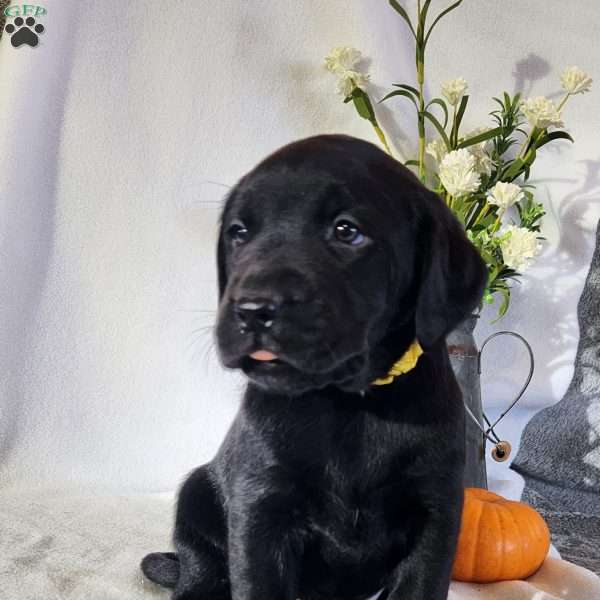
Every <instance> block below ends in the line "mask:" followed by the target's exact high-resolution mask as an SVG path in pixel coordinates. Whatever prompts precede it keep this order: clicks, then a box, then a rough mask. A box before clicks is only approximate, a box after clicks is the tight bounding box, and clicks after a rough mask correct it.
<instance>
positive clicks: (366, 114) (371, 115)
mask: <svg viewBox="0 0 600 600" xmlns="http://www.w3.org/2000/svg"><path fill="white" fill-rule="evenodd" d="M352 100H353V101H354V106H355V108H356V112H357V113H358V114H359V115H360V116H361V117H362V118H363V119H366V120H367V121H369V122H371V123H373V124H376V123H377V119H376V118H375V111H374V110H373V105H372V104H371V100H370V99H369V96H368V95H367V93H366V92H365V91H364V90H361V89H360V88H359V87H355V88H354V89H353V90H352Z"/></svg>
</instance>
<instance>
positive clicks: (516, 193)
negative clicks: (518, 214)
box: [487, 181, 525, 212]
mask: <svg viewBox="0 0 600 600" xmlns="http://www.w3.org/2000/svg"><path fill="white" fill-rule="evenodd" d="M524 197H525V194H523V190H522V189H521V188H520V187H519V186H518V185H515V184H514V183H504V182H503V181H499V182H498V183H497V184H496V185H495V186H494V187H493V188H492V189H491V190H490V193H489V195H488V197H487V201H488V202H489V203H490V204H493V205H494V206H498V207H499V208H500V210H501V211H502V212H504V211H505V210H507V209H508V208H510V207H511V206H513V205H514V204H516V203H517V202H520V201H521V200H522V199H523V198H524Z"/></svg>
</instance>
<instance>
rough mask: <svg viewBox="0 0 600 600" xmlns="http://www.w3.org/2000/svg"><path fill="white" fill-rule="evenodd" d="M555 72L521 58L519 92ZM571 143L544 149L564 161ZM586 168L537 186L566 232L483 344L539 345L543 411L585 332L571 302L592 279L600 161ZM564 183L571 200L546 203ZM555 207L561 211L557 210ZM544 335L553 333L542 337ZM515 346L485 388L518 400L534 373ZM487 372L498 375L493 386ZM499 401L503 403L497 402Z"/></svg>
mask: <svg viewBox="0 0 600 600" xmlns="http://www.w3.org/2000/svg"><path fill="white" fill-rule="evenodd" d="M550 71H551V65H550V64H549V63H548V61H546V60H545V59H544V58H542V57H540V56H538V55H537V54H534V53H530V54H528V55H527V56H526V57H524V58H522V59H520V60H518V61H517V62H516V63H515V66H514V69H513V72H512V75H513V77H514V79H515V84H514V90H513V91H514V93H516V92H521V93H522V94H523V96H525V97H526V96H528V95H531V93H532V91H533V89H534V86H535V83H536V82H537V81H538V80H541V79H543V78H545V77H546V76H547V75H548V74H549V73H550ZM555 95H558V94H555ZM550 96H551V97H552V95H550ZM569 146H570V144H569V143H568V142H564V143H562V142H561V143H558V144H554V145H549V146H546V147H545V148H544V150H543V152H544V153H546V154H549V153H553V154H555V155H559V156H560V155H561V154H563V153H564V152H565V151H566V150H567V148H569ZM578 164H579V165H583V166H584V172H583V174H582V175H580V174H579V173H578V174H577V176H575V177H573V178H568V179H567V178H544V179H541V180H539V181H537V182H534V183H535V184H536V185H538V189H537V193H536V196H537V197H538V200H539V201H543V203H544V205H545V207H546V210H547V213H548V216H547V217H546V218H547V221H546V223H547V225H550V226H554V227H555V228H556V229H557V230H558V231H557V238H558V241H557V243H556V245H553V246H547V247H546V248H545V251H544V253H543V255H542V259H541V260H540V261H539V262H538V263H536V264H535V265H534V266H533V267H532V268H531V269H530V270H529V271H527V273H526V275H525V277H524V278H523V280H522V284H521V285H522V286H523V288H524V289H523V292H520V290H519V287H520V286H519V285H518V284H517V285H515V286H513V290H514V291H515V293H514V294H513V296H512V300H511V306H512V308H511V311H510V313H509V318H510V325H508V324H507V325H504V324H503V322H502V321H499V322H498V323H496V324H493V323H491V321H493V320H494V319H495V312H494V310H495V305H493V306H492V307H491V308H488V309H487V310H486V313H485V314H484V318H483V319H482V327H480V328H478V329H479V331H478V332H477V333H478V336H477V337H478V339H480V340H482V339H483V338H484V337H485V336H486V335H488V334H489V333H492V332H493V331H496V330H498V329H504V328H509V329H512V330H514V331H517V332H519V333H522V334H523V335H525V337H526V338H529V339H530V340H531V341H536V342H537V343H534V347H533V350H534V353H535V356H536V371H535V375H534V387H535V389H537V390H538V393H537V397H536V398H535V399H533V402H532V399H529V400H528V403H529V404H530V405H533V404H534V403H535V405H537V406H540V407H541V406H545V405H547V404H548V401H549V400H550V399H551V398H552V397H555V396H556V394H555V393H553V389H552V388H553V385H554V384H556V385H558V386H560V387H562V385H561V384H560V381H561V378H563V375H564V369H570V368H572V366H573V357H572V356H571V355H570V353H569V355H566V354H565V348H567V347H569V348H572V347H575V346H576V345H577V342H578V339H579V328H578V323H577V319H576V315H575V313H574V311H573V312H571V311H568V312H566V311H565V303H568V304H571V303H573V301H574V299H575V298H577V297H578V296H579V294H580V292H581V289H582V286H581V281H582V279H584V278H585V275H586V273H587V271H588V268H589V261H590V259H591V256H592V253H593V247H594V244H593V242H594V236H593V235H592V234H591V232H590V235H585V223H586V222H588V223H589V221H590V215H594V219H593V220H594V221H595V220H597V219H598V216H600V160H586V161H582V162H580V163H578ZM557 183H560V184H562V185H563V186H565V185H569V186H572V191H570V192H569V193H567V194H566V196H564V197H563V198H556V192H553V193H550V192H549V191H548V190H547V189H546V198H543V193H544V188H543V187H542V185H544V184H547V185H551V184H557ZM553 200H554V201H553ZM555 206H557V207H558V209H556V210H555V209H554V207H555ZM540 332H545V333H544V335H543V336H541V335H540ZM509 343H510V342H509ZM507 348H508V350H511V351H506V352H504V353H502V354H500V353H496V354H495V355H494V359H495V364H494V365H488V366H487V368H486V360H485V359H484V364H483V372H484V382H483V383H484V386H483V387H484V389H485V388H486V387H487V386H488V385H490V384H492V382H493V385H494V389H495V390H496V394H495V396H506V397H510V396H511V395H512V394H513V392H514V391H515V386H518V385H519V382H520V379H521V373H522V378H523V379H524V378H525V375H526V372H527V364H528V361H527V359H526V353H525V352H524V351H523V349H522V348H520V347H517V344H515V345H514V352H513V351H512V349H513V346H512V345H511V346H510V347H508V346H507ZM561 370H562V374H561V372H560V371H561ZM486 373H490V374H491V373H493V375H491V376H490V377H489V381H487V382H486V381H485V374H486ZM492 378H493V379H492ZM563 380H564V378H563ZM540 391H541V394H540ZM494 402H495V403H497V404H498V405H501V402H496V399H494Z"/></svg>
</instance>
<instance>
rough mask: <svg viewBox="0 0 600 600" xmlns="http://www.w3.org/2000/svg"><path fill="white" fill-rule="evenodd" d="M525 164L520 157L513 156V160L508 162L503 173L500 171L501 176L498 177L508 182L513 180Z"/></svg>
mask: <svg viewBox="0 0 600 600" xmlns="http://www.w3.org/2000/svg"><path fill="white" fill-rule="evenodd" d="M525 166H526V163H525V161H524V160H523V159H522V158H515V160H513V161H512V162H511V163H509V166H508V167H507V169H506V170H505V171H504V173H502V177H501V178H500V179H501V180H502V181H508V182H510V181H514V180H515V179H516V178H517V177H518V176H519V174H520V173H521V171H523V170H524V168H525Z"/></svg>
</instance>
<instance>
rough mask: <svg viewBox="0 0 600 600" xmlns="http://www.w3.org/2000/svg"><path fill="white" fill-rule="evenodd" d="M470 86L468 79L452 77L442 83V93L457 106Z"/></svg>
mask: <svg viewBox="0 0 600 600" xmlns="http://www.w3.org/2000/svg"><path fill="white" fill-rule="evenodd" d="M468 87H469V84H468V83H467V80H466V79H463V78H462V77H458V78H457V79H450V80H449V81H446V82H444V83H443V84H442V95H443V96H444V98H446V100H448V103H449V104H450V105H451V106H456V105H457V104H458V103H459V102H460V99H461V98H462V97H463V96H464V95H465V92H466V91H467V88H468Z"/></svg>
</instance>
